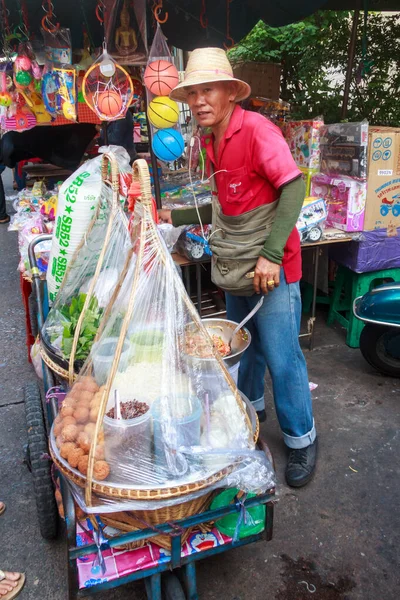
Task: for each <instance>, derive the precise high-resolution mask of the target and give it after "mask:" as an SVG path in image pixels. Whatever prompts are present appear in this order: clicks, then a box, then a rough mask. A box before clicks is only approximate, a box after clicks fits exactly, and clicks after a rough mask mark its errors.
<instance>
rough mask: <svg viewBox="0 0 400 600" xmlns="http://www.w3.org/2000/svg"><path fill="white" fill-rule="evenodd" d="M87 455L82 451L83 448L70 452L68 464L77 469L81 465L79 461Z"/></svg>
mask: <svg viewBox="0 0 400 600" xmlns="http://www.w3.org/2000/svg"><path fill="white" fill-rule="evenodd" d="M84 455H85V453H84V451H83V450H82V448H74V449H73V450H70V452H69V454H68V462H69V464H70V466H71V467H72V468H73V469H76V467H77V466H78V463H79V459H80V458H82V456H84Z"/></svg>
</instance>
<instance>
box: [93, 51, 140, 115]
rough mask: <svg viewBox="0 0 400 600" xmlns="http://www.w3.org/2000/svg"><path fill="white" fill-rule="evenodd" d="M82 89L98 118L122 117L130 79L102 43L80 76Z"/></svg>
mask: <svg viewBox="0 0 400 600" xmlns="http://www.w3.org/2000/svg"><path fill="white" fill-rule="evenodd" d="M82 92H83V97H84V99H85V102H86V104H87V105H88V106H89V108H91V109H92V111H93V112H94V113H96V115H97V116H98V117H99V118H100V119H101V120H102V121H114V120H116V119H120V118H122V117H124V116H125V114H126V111H127V110H128V108H129V106H130V104H131V102H132V99H133V84H132V80H131V78H130V77H129V74H128V73H127V71H125V69H123V68H122V67H121V66H120V65H119V64H118V63H116V62H115V60H114V59H113V58H112V57H111V56H110V55H109V54H108V52H107V50H106V47H105V45H104V46H103V53H102V55H101V56H100V57H99V58H98V59H97V60H96V62H95V63H94V64H93V65H92V66H91V67H90V69H89V70H88V71H87V73H86V75H85V77H84V78H83V82H82Z"/></svg>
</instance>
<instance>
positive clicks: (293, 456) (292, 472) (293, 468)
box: [285, 438, 318, 487]
mask: <svg viewBox="0 0 400 600" xmlns="http://www.w3.org/2000/svg"><path fill="white" fill-rule="evenodd" d="M317 448H318V439H317V438H315V441H314V442H313V443H312V444H310V445H309V446H307V447H306V448H298V449H295V448H291V449H290V454H289V458H288V463H287V467H286V472H285V475H286V482H287V484H288V485H290V486H291V487H302V486H303V485H306V483H308V482H309V481H310V479H311V478H312V476H313V475H314V471H315V465H316V462H317Z"/></svg>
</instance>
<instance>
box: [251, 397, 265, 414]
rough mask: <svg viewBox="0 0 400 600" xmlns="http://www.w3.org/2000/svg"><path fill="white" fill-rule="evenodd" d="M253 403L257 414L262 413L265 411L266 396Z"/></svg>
mask: <svg viewBox="0 0 400 600" xmlns="http://www.w3.org/2000/svg"><path fill="white" fill-rule="evenodd" d="M251 403H252V405H253V406H254V408H255V410H256V411H257V412H260V411H261V410H265V398H264V396H261V398H258V400H252V401H251Z"/></svg>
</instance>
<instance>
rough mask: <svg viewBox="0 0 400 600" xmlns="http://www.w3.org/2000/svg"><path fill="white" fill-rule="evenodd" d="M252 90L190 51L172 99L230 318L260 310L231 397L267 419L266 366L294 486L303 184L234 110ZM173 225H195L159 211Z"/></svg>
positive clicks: (301, 400)
mask: <svg viewBox="0 0 400 600" xmlns="http://www.w3.org/2000/svg"><path fill="white" fill-rule="evenodd" d="M250 92H251V90H250V86H249V85H248V84H247V83H245V82H244V81H241V80H239V79H237V78H235V77H234V76H233V72H232V67H231V65H230V63H229V60H228V58H227V56H226V53H225V52H224V51H223V50H221V49H219V48H200V49H196V50H194V51H193V52H192V53H191V55H190V57H189V61H188V64H187V69H186V72H185V77H184V80H183V81H182V82H181V83H179V84H178V85H177V86H176V87H175V89H174V90H173V91H172V92H171V94H170V96H171V98H173V99H174V100H177V101H179V102H186V103H187V104H189V107H190V109H191V111H192V113H193V116H194V118H195V119H196V121H197V123H198V125H199V126H201V127H203V128H209V129H210V130H211V134H210V135H209V136H206V138H205V139H204V144H205V147H206V155H207V167H208V174H209V176H210V177H211V181H212V187H213V202H212V204H210V205H208V206H203V207H200V209H199V211H200V217H201V220H202V222H203V223H212V225H213V230H212V234H211V237H210V246H211V249H212V251H213V257H212V279H213V281H214V283H215V284H216V285H217V286H218V287H220V288H221V289H223V290H224V291H225V294H226V308H227V316H228V319H231V320H233V321H236V322H239V321H241V320H242V319H243V318H244V317H245V316H246V315H247V314H248V313H249V312H250V311H251V310H252V309H253V308H254V307H255V305H256V304H257V302H258V300H259V298H260V294H262V295H263V296H264V303H263V305H262V307H261V308H260V310H259V311H258V312H257V313H256V314H255V316H254V317H253V318H252V319H251V320H250V321H249V323H248V324H247V327H248V328H249V330H250V333H251V335H252V340H253V341H252V344H251V345H250V347H249V348H248V350H247V351H246V352H245V354H244V356H243V358H242V361H241V364H240V370H239V380H238V387H239V389H240V390H241V391H242V392H243V393H244V394H245V395H246V396H247V397H248V398H249V399H250V400H251V401H252V403H253V405H254V407H255V409H256V410H257V412H258V415H259V418H260V420H265V406H264V386H265V383H264V376H265V371H266V368H268V370H269V372H270V375H271V379H272V385H273V394H274V401H275V407H276V413H277V417H278V420H279V424H280V427H281V430H282V434H283V439H284V442H285V444H286V446H287V447H288V449H289V451H288V463H287V467H286V480H287V483H288V485H290V486H293V487H300V486H303V485H305V484H306V483H308V481H309V480H310V479H311V477H312V476H313V474H314V471H315V465H316V459H317V434H316V428H315V424H314V418H313V411H312V402H311V395H310V390H309V383H308V374H307V366H306V361H305V359H304V356H303V353H302V351H301V348H300V344H299V339H298V336H299V329H300V317H301V298H300V287H299V282H300V278H301V250H300V239H299V234H298V232H297V229H296V227H295V224H296V221H297V218H298V216H299V213H300V209H301V207H302V203H303V200H304V193H305V186H304V182H303V179H302V177H301V173H300V171H299V169H298V168H297V166H296V164H295V162H294V160H293V158H292V156H291V153H290V150H289V148H288V146H287V144H286V142H285V140H284V138H283V136H282V133H281V131H280V130H279V129H278V128H277V127H276V126H275V125H273V124H272V123H271V122H270V121H269V120H268V119H266V118H265V117H263V116H262V115H260V114H258V113H254V112H249V111H246V110H243V109H242V108H241V107H240V105H239V104H238V103H239V102H240V101H241V100H244V99H245V98H247V97H248V96H249V95H250ZM159 215H160V217H161V219H162V220H164V221H167V222H170V223H172V224H173V225H175V226H178V225H183V224H192V223H199V218H198V213H197V211H196V209H179V210H178V209H176V210H173V211H167V210H161V211H159Z"/></svg>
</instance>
